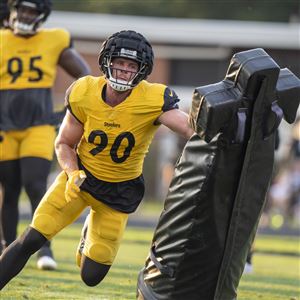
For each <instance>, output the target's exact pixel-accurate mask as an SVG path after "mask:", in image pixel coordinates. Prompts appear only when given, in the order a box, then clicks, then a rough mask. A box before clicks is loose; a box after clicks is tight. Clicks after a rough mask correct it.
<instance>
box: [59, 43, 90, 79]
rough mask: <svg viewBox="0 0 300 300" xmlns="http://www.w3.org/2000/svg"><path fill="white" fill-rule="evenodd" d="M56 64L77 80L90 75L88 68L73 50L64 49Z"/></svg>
mask: <svg viewBox="0 0 300 300" xmlns="http://www.w3.org/2000/svg"><path fill="white" fill-rule="evenodd" d="M58 64H59V65H60V66H61V67H62V68H63V69H64V70H65V71H66V72H67V73H68V74H70V75H71V76H72V77H75V78H79V77H83V76H85V75H88V74H90V73H91V70H90V67H89V66H88V64H87V63H86V62H85V61H84V60H83V58H82V57H81V55H80V54H79V53H78V52H77V51H76V50H75V49H74V48H67V49H65V50H64V51H63V52H62V53H61V55H60V57H59V60H58Z"/></svg>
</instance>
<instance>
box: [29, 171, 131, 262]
mask: <svg viewBox="0 0 300 300" xmlns="http://www.w3.org/2000/svg"><path fill="white" fill-rule="evenodd" d="M66 182H67V175H66V174H65V173H64V172H61V173H60V174H59V175H58V176H57V178H56V180H55V182H54V183H53V184H52V186H51V187H50V188H49V190H48V191H47V193H46V194H45V196H44V197H43V199H42V201H41V202H40V204H39V206H38V207H37V209H36V211H35V213H34V216H33V220H32V223H31V227H33V228H35V229H36V230H37V231H39V232H40V233H41V234H43V235H44V236H45V237H46V238H47V239H48V240H50V239H52V237H53V236H55V235H56V234H57V233H58V232H59V231H61V230H62V229H63V228H64V227H66V226H67V225H69V224H71V223H73V222H74V221H75V220H76V219H77V218H78V217H79V216H80V214H81V213H82V212H83V210H84V209H85V208H86V207H87V206H90V218H89V224H88V231H87V236H86V242H85V246H84V250H83V254H84V255H86V256H87V257H89V258H90V259H92V260H94V261H96V262H99V263H102V264H106V265H111V264H112V263H113V261H114V259H115V257H116V254H117V252H118V249H119V245H120V242H121V239H122V236H123V232H124V230H125V227H126V224H127V219H128V214H126V213H122V212H119V211H117V210H114V209H112V208H110V207H108V206H107V205H105V204H103V203H102V202H100V201H98V200H96V199H95V198H93V197H92V196H91V195H90V194H88V193H86V192H84V191H80V193H79V196H78V198H76V199H74V200H72V201H71V202H68V203H67V202H66V200H65V197H64V192H65V187H66Z"/></svg>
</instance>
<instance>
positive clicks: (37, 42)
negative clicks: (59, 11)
mask: <svg viewBox="0 0 300 300" xmlns="http://www.w3.org/2000/svg"><path fill="white" fill-rule="evenodd" d="M70 46H71V37H70V34H69V33H68V32H67V31H65V30H64V29H40V30H39V31H38V32H37V33H36V34H35V35H33V36H30V37H21V36H16V35H14V34H13V32H12V31H11V30H9V29H2V30H0V55H1V57H0V60H1V64H0V128H1V130H4V131H9V130H23V129H26V128H29V127H32V126H37V125H46V124H51V122H52V119H53V104H52V95H51V88H52V86H53V83H54V80H55V77H56V66H57V63H58V60H59V56H60V55H61V53H62V51H63V50H64V49H66V48H69V47H70Z"/></svg>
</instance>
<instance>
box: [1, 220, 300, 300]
mask: <svg viewBox="0 0 300 300" xmlns="http://www.w3.org/2000/svg"><path fill="white" fill-rule="evenodd" d="M22 229H24V224H23V227H22ZM80 230H81V225H80V224H74V225H72V226H69V227H68V228H67V229H65V230H64V231H62V232H61V233H60V234H59V235H58V236H57V237H56V238H55V239H54V241H53V246H54V252H55V255H56V259H57V261H58V264H59V268H58V270H57V271H40V270H37V269H36V258H35V257H32V258H31V259H30V261H29V263H28V264H27V266H26V268H25V270H23V271H22V273H21V274H19V276H18V277H16V278H14V279H13V281H12V282H11V283H10V284H9V285H8V286H7V287H5V288H4V289H3V290H2V291H1V299H2V300H8V299H13V300H18V299H30V300H40V299H43V300H50V299H51V300H52V299H57V300H67V299H76V300H80V299H85V300H92V299H102V300H104V299H109V300H114V299H116V300H119V299H122V300H127V299H128V300H129V299H130V300H132V299H135V291H136V282H137V275H138V272H139V271H140V270H141V268H142V267H143V265H144V262H145V258H146V256H147V254H148V250H149V248H150V242H151V239H152V235H153V229H136V228H128V229H127V231H126V232H125V236H124V239H123V242H122V244H121V247H120V251H119V253H118V255H117V258H116V261H115V264H114V265H113V266H112V268H111V270H110V272H109V274H108V275H107V277H106V278H105V279H104V281H103V282H102V283H101V284H100V285H99V286H97V287H94V288H90V287H87V286H85V285H84V284H83V283H82V282H81V280H80V275H79V268H78V267H77V266H76V264H75V251H76V247H77V243H78V241H79V236H80ZM255 249H256V250H258V252H257V254H254V257H253V260H254V274H251V275H245V276H243V277H242V280H241V282H240V287H239V292H238V295H239V297H238V299H239V300H270V299H272V300H287V299H294V300H299V294H300V288H299V287H300V278H299V267H300V261H299V238H287V237H270V236H258V237H257V240H256V243H255ZM260 250H262V251H261V252H259V251H260ZM264 250H268V251H273V252H274V253H273V255H265V254H263V251H264ZM290 251H294V252H295V253H298V256H285V255H282V254H284V253H286V252H290ZM278 252H280V253H281V255H277V254H276V253H278Z"/></svg>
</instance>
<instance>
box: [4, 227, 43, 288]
mask: <svg viewBox="0 0 300 300" xmlns="http://www.w3.org/2000/svg"><path fill="white" fill-rule="evenodd" d="M46 241H47V239H46V238H45V237H44V236H43V235H42V234H41V233H39V232H38V231H37V230H35V229H33V228H31V227H28V228H27V230H26V231H25V232H24V233H23V234H22V235H21V236H20V237H19V238H18V239H17V240H15V241H14V242H13V243H12V244H10V245H9V247H7V248H6V249H5V250H4V252H3V254H2V255H1V257H0V290H1V289H2V288H3V287H4V286H5V285H6V284H7V283H8V282H9V281H10V280H11V279H12V278H13V277H15V276H16V275H17V274H18V273H20V271H21V270H22V269H23V268H24V266H25V264H26V263H27V261H28V259H29V258H30V256H31V255H32V254H33V253H35V252H36V251H37V250H38V249H40V247H41V246H42V245H43V244H44V243H45V242H46Z"/></svg>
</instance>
